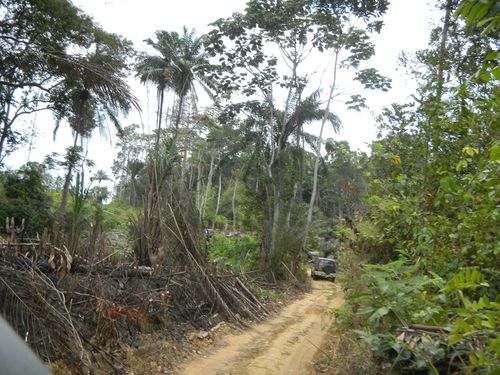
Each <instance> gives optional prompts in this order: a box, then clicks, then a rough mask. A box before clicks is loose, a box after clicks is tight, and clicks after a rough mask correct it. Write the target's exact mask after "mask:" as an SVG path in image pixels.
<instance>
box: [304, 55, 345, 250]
mask: <svg viewBox="0 0 500 375" xmlns="http://www.w3.org/2000/svg"><path fill="white" fill-rule="evenodd" d="M338 57H339V51H335V62H334V67H333V82H332V86H331V88H330V93H329V95H328V101H327V103H326V108H325V113H324V115H323V118H322V119H321V128H320V131H319V137H318V143H317V150H316V160H315V162H314V173H313V188H312V192H311V200H310V201H309V210H308V212H307V222H306V225H305V230H304V236H303V240H302V247H301V248H302V251H304V249H305V246H306V242H307V236H308V235H309V229H310V228H311V223H312V214H313V209H314V203H315V201H316V195H317V190H318V170H319V162H320V160H321V146H322V143H323V130H324V128H325V124H326V121H327V120H328V115H329V114H330V104H331V102H332V96H333V92H334V90H335V86H336V84H337V66H338Z"/></svg>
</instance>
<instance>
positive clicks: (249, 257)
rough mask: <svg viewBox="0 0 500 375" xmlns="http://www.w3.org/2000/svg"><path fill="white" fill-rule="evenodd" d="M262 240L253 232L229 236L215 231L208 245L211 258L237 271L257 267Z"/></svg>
mask: <svg viewBox="0 0 500 375" xmlns="http://www.w3.org/2000/svg"><path fill="white" fill-rule="evenodd" d="M259 251H260V240H259V239H258V238H257V237H256V236H255V235H253V234H250V233H247V234H241V235H235V236H232V237H229V236H227V235H224V234H222V233H217V232H216V233H215V234H214V235H213V237H212V238H211V239H210V242H209V245H208V256H209V259H210V260H211V261H213V262H216V263H217V264H220V265H222V266H224V267H229V268H231V269H232V270H234V271H236V272H244V271H250V270H253V269H255V268H256V266H257V262H258V259H259V255H260V254H259Z"/></svg>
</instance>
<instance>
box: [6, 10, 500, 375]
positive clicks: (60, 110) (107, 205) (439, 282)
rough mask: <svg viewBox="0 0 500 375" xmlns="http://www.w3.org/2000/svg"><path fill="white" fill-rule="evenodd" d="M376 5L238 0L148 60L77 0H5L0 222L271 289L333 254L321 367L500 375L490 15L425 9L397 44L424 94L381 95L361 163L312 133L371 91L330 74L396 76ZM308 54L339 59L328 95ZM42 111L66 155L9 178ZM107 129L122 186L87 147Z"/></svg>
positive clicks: (372, 84) (80, 250) (25, 235)
mask: <svg viewBox="0 0 500 375" xmlns="http://www.w3.org/2000/svg"><path fill="white" fill-rule="evenodd" d="M388 3H389V2H388V1H387V0H363V1H357V0H335V1H334V0H284V1H278V0H249V1H248V2H247V7H246V9H245V11H244V12H243V13H241V14H240V13H236V14H234V15H233V16H232V17H230V18H227V19H219V20H214V23H213V24H212V29H211V31H210V32H208V33H207V34H205V35H197V34H196V32H195V31H193V30H190V29H189V28H188V27H186V28H185V29H184V30H182V31H181V32H176V31H171V30H168V25H165V29H166V30H163V31H158V32H156V33H155V35H151V38H150V39H147V41H146V43H147V45H148V46H149V47H150V48H149V50H148V52H143V51H137V50H136V49H135V48H134V46H133V45H132V43H131V42H129V41H128V40H127V39H125V38H124V37H122V36H119V35H115V34H112V33H109V32H107V31H105V30H103V29H102V28H101V27H100V26H98V25H96V24H95V23H94V21H93V20H92V19H91V18H90V17H88V16H87V15H85V14H84V13H83V12H82V11H81V10H79V9H78V8H77V7H75V6H74V5H73V4H72V3H71V2H70V1H69V0H45V1H38V0H0V124H1V125H0V127H1V129H0V223H2V226H1V227H0V234H1V235H2V236H3V238H4V239H5V241H7V240H8V238H11V239H12V238H16V237H17V238H22V239H23V240H24V241H25V242H26V241H28V242H29V241H31V240H33V239H37V238H38V240H40V239H42V240H45V241H49V242H51V243H52V244H54V245H55V246H57V247H59V248H65V249H67V253H68V254H69V255H71V257H72V258H75V259H76V258H78V257H80V258H85V259H90V260H91V262H100V261H102V260H103V259H106V260H109V261H112V262H114V263H116V264H118V263H125V262H132V263H134V264H135V265H140V266H150V267H153V268H161V269H168V268H169V267H174V266H178V265H179V264H191V263H189V262H190V261H193V260H194V262H196V264H205V263H204V262H207V264H208V263H210V264H212V265H214V267H218V268H219V269H225V270H231V271H232V272H235V273H239V272H241V273H245V272H253V271H258V272H259V273H260V274H261V275H263V277H264V278H265V279H266V280H268V281H272V282H278V281H283V280H289V281H293V282H297V281H298V280H300V281H305V279H306V278H307V275H306V268H307V261H308V260H309V259H311V257H312V256H317V255H320V256H336V257H338V258H339V265H340V267H341V269H342V277H341V278H340V279H341V280H340V282H341V283H342V286H343V289H344V291H345V295H346V299H347V304H346V306H345V307H344V308H343V309H342V310H340V311H339V312H337V315H338V316H337V318H338V319H337V321H338V323H339V324H338V326H337V327H335V329H334V331H333V333H332V334H334V335H336V337H337V335H338V338H337V339H336V343H335V347H336V348H337V351H338V353H341V354H343V360H341V361H339V360H338V358H336V357H335V358H333V359H332V358H330V360H331V361H333V360H335V361H336V365H335V366H334V367H335V369H333V368H332V369H331V371H332V373H339V374H342V373H344V374H345V373H352V374H356V373H390V374H401V373H404V374H420V373H422V374H424V373H432V374H460V373H471V374H472V373H484V374H498V371H499V367H498V363H499V352H500V338H499V335H498V331H499V330H498V324H499V320H500V300H499V294H498V290H499V287H500V240H499V228H500V223H499V221H500V211H499V202H500V180H499V171H500V140H499V119H500V113H499V112H500V111H499V110H500V100H499V98H500V95H499V94H500V88H499V86H498V80H499V79H500V68H499V66H498V62H499V60H500V52H499V50H498V46H499V40H498V35H499V34H498V32H499V28H500V27H499V25H500V16H499V11H500V6H499V3H498V2H497V1H495V0H461V1H458V0H439V1H436V2H435V5H434V6H436V7H437V8H438V9H439V10H440V12H441V14H442V18H441V20H440V22H439V24H437V25H436V26H435V28H434V29H433V30H432V33H431V38H430V40H429V44H428V47H427V48H426V49H425V50H421V51H418V52H417V53H416V54H414V55H408V54H402V56H401V65H402V67H403V68H404V69H406V71H407V74H408V75H409V77H411V78H412V79H413V80H415V81H416V82H417V83H418V89H417V91H416V92H415V93H414V95H413V97H412V98H411V100H409V101H408V102H404V103H387V107H386V108H385V109H384V110H383V112H382V113H380V114H379V115H378V117H377V118H376V120H374V121H376V122H377V126H378V129H379V134H378V139H377V140H375V141H374V142H373V143H372V145H371V152H370V153H368V154H367V153H364V152H360V151H353V150H351V149H350V147H349V144H348V143H347V142H339V141H336V140H335V139H331V138H328V139H325V137H324V134H325V131H324V129H325V127H330V128H333V129H334V130H335V131H338V130H339V129H340V127H341V126H342V123H341V119H340V118H339V117H338V116H337V115H335V112H336V108H337V106H340V105H342V106H347V107H348V108H350V109H352V110H358V111H360V110H366V104H365V99H364V98H363V97H362V95H359V94H353V95H349V96H348V97H347V98H344V99H343V100H342V102H340V101H339V100H336V99H337V96H338V95H339V87H338V77H339V76H340V75H342V74H350V75H352V77H353V79H354V81H357V82H358V84H359V85H360V87H361V88H362V90H361V92H363V91H364V90H388V89H389V88H390V86H391V80H390V79H389V78H387V77H384V76H383V75H381V74H379V73H378V72H377V70H376V69H374V68H372V67H370V66H369V60H370V58H371V57H372V56H373V55H374V54H375V48H374V45H373V44H372V43H371V41H370V36H371V35H372V34H374V33H378V32H380V30H381V28H382V27H383V20H384V14H385V12H386V10H387V8H388V5H389V4H388ZM405 16H406V17H410V16H411V15H405ZM314 55H317V56H321V58H323V59H328V60H330V61H331V62H332V65H331V75H330V76H329V79H330V82H326V83H323V87H312V86H311V85H310V84H309V81H310V75H311V74H312V72H310V71H308V70H307V69H308V65H307V64H308V59H309V58H311V56H314ZM128 77H135V79H137V80H139V81H140V82H141V83H142V84H144V85H150V86H151V87H154V89H155V90H156V102H155V103H156V106H157V109H156V111H155V115H156V120H155V130H154V131H153V132H152V133H151V134H148V133H146V132H144V128H143V127H142V126H141V125H139V124H130V123H127V120H126V117H125V115H126V114H127V113H129V112H130V111H140V110H141V102H140V100H139V99H138V98H136V97H135V96H134V95H133V93H132V92H131V90H130V88H129V86H128V84H127V83H126V79H127V78H128ZM200 91H205V92H206V93H207V94H208V96H209V97H210V98H211V105H209V106H206V107H201V106H200V105H199V103H198V95H197V92H200ZM167 98H169V100H167ZM167 103H168V104H167ZM42 111H47V112H51V113H52V114H53V118H54V121H53V127H54V132H57V129H58V128H59V127H67V126H69V127H70V128H71V129H72V131H73V136H74V142H73V146H71V147H69V148H68V149H67V153H66V154H65V155H58V154H51V155H47V157H46V158H45V160H43V161H38V162H29V163H27V164H26V165H24V166H23V167H21V168H19V169H15V170H14V169H8V168H7V167H6V165H5V164H3V163H4V162H5V161H6V160H7V159H6V157H7V156H8V155H10V154H12V153H13V152H15V151H16V150H19V149H23V148H26V147H27V142H28V138H29V135H27V134H24V133H23V132H21V131H20V130H19V128H18V126H17V125H18V123H19V122H20V121H22V119H23V118H25V117H27V116H33V115H34V114H35V113H38V112H42ZM309 124H313V125H314V126H316V127H317V129H319V131H318V132H317V133H316V134H319V135H312V134H309V133H308V132H307V129H308V125H309ZM109 126H111V127H115V128H116V130H117V132H118V137H119V140H118V142H117V144H116V147H118V149H119V152H118V155H117V157H116V159H115V161H114V164H113V169H112V174H113V176H111V175H109V174H107V173H105V172H104V171H99V170H97V171H96V168H95V166H94V162H93V160H92V159H93V155H94V153H98V152H102V150H92V149H87V148H86V142H85V140H86V139H88V138H89V137H91V136H92V135H93V134H94V133H95V131H96V130H97V129H102V128H105V127H109ZM110 147H111V146H110ZM54 170H59V171H64V177H63V178H56V177H55V174H54V173H52V172H53V171H54ZM110 180H113V181H114V188H113V190H110V189H109V187H107V186H109V184H106V183H107V181H110ZM3 223H6V225H5V226H4V225H3ZM193 233H196V235H193ZM28 239H31V240H28ZM21 242H22V241H21ZM193 249H196V250H193ZM186 259H188V260H186ZM189 259H190V260H189ZM217 301H218V303H220V304H222V301H221V300H219V299H217ZM228 311H229V310H228ZM228 314H229V313H228ZM353 353H354V354H356V353H357V354H358V355H354V354H353ZM337 356H338V355H337ZM327 357H328V356H327ZM328 360H329V359H328V358H325V359H324V361H328ZM335 371H337V372H335Z"/></svg>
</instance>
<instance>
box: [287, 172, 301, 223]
mask: <svg viewBox="0 0 500 375" xmlns="http://www.w3.org/2000/svg"><path fill="white" fill-rule="evenodd" d="M298 192H299V183H298V182H296V183H295V184H294V185H293V197H292V199H291V200H290V205H289V207H288V213H287V215H286V229H290V220H291V217H292V210H293V208H294V206H295V201H296V199H297V194H298Z"/></svg>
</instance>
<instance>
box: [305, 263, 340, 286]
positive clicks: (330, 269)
mask: <svg viewBox="0 0 500 375" xmlns="http://www.w3.org/2000/svg"><path fill="white" fill-rule="evenodd" d="M336 270H337V265H336V264H335V260H333V259H330V258H318V259H316V261H315V262H314V265H313V268H312V270H311V277H312V278H313V279H314V280H316V279H319V278H323V279H328V280H331V281H335V276H336Z"/></svg>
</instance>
